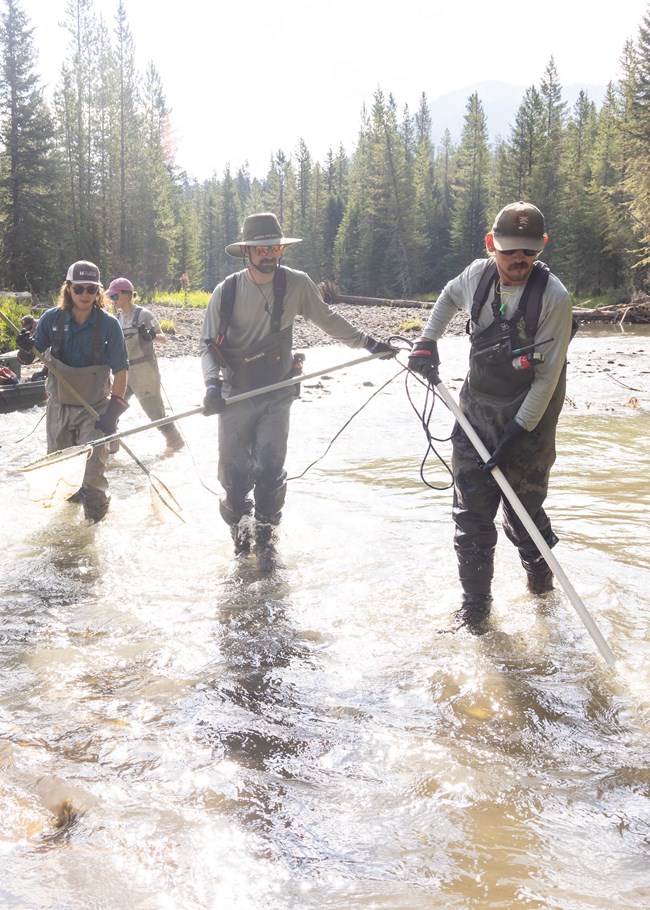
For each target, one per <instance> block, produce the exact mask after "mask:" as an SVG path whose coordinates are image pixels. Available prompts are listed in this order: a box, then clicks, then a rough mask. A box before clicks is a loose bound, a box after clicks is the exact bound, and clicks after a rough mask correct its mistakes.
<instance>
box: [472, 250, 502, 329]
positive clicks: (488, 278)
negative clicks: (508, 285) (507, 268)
mask: <svg viewBox="0 0 650 910" xmlns="http://www.w3.org/2000/svg"><path fill="white" fill-rule="evenodd" d="M496 275H497V263H496V260H495V259H490V261H489V263H488V265H487V267H486V268H485V269H484V270H483V274H482V275H481V280H480V281H479V283H478V285H477V287H476V290H475V291H474V299H473V301H472V313H471V316H472V322H473V323H474V324H475V325H478V315H479V313H480V312H481V307H482V306H483V304H484V303H485V301H486V300H487V297H488V294H489V292H490V285H492V284H493V282H495V280H496Z"/></svg>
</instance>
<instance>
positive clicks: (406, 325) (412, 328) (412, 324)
mask: <svg viewBox="0 0 650 910" xmlns="http://www.w3.org/2000/svg"><path fill="white" fill-rule="evenodd" d="M421 331H422V320H421V319H405V320H404V322H402V323H400V325H399V328H398V329H397V334H398V335H399V334H401V333H402V332H403V333H404V334H406V333H408V332H421Z"/></svg>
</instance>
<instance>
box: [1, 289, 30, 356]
mask: <svg viewBox="0 0 650 910" xmlns="http://www.w3.org/2000/svg"><path fill="white" fill-rule="evenodd" d="M0 309H2V312H3V313H4V314H5V316H6V317H7V319H9V320H10V321H11V322H13V324H14V325H15V326H16V328H18V329H20V328H21V325H20V322H21V319H22V318H23V316H28V315H29V314H30V313H31V307H28V306H25V305H24V304H22V303H18V301H17V300H16V299H15V298H12V297H5V296H2V295H0ZM15 350H16V336H15V334H14V333H13V332H12V331H11V329H10V328H9V326H8V325H7V323H6V322H5V321H4V319H0V354H6V352H7V351H15Z"/></svg>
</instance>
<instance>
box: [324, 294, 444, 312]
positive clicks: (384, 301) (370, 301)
mask: <svg viewBox="0 0 650 910" xmlns="http://www.w3.org/2000/svg"><path fill="white" fill-rule="evenodd" d="M434 302H435V301H433V300H389V299H388V298H385V297H356V296H353V295H351V294H339V295H338V300H337V301H336V303H350V304H353V305H354V306H395V307H405V308H407V309H408V308H410V309H418V310H421V309H425V310H430V309H431V307H432V306H433V304H434Z"/></svg>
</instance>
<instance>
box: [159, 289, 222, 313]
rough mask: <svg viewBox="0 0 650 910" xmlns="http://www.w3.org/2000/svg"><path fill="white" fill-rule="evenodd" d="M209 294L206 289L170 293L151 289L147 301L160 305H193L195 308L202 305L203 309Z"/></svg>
mask: <svg viewBox="0 0 650 910" xmlns="http://www.w3.org/2000/svg"><path fill="white" fill-rule="evenodd" d="M210 296H211V295H210V294H209V293H208V292H207V291H187V292H185V291H174V292H171V293H167V292H165V291H152V292H151V294H149V296H148V301H149V303H157V304H159V305H160V306H177V307H194V308H195V309H199V308H201V307H202V308H203V309H205V308H206V307H207V305H208V301H209V299H210Z"/></svg>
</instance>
